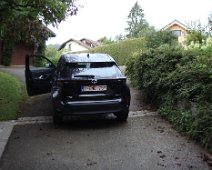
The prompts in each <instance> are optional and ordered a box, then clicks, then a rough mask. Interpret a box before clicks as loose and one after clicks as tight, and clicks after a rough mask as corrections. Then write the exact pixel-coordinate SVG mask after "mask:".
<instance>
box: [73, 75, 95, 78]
mask: <svg viewBox="0 0 212 170" xmlns="http://www.w3.org/2000/svg"><path fill="white" fill-rule="evenodd" d="M74 77H86V78H94V77H95V76H94V75H75V76H74Z"/></svg>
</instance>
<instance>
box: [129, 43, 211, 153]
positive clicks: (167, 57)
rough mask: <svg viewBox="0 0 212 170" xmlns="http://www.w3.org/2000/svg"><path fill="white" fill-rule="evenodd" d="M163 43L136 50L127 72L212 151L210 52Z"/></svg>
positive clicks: (179, 125) (168, 114) (163, 111)
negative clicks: (144, 49) (153, 47)
mask: <svg viewBox="0 0 212 170" xmlns="http://www.w3.org/2000/svg"><path fill="white" fill-rule="evenodd" d="M210 51H211V48H209V49H205V50H189V51H186V50H183V49H182V48H180V47H176V46H172V47H171V46H168V45H164V46H161V47H159V48H157V49H151V50H147V51H146V52H143V53H142V54H141V55H140V54H139V53H135V54H134V55H133V56H132V58H130V59H129V60H128V62H127V70H126V72H127V74H128V76H129V77H130V79H131V81H132V83H133V84H134V85H135V86H137V87H139V88H140V89H141V90H142V92H143V94H144V95H145V99H146V100H147V101H148V102H152V103H156V104H157V105H158V108H159V111H160V112H161V114H163V115H164V116H166V117H167V118H168V119H169V120H170V121H171V122H173V124H174V125H175V126H176V127H177V129H179V130H180V131H183V132H186V133H188V134H189V135H191V136H192V137H193V138H194V139H196V140H198V141H200V142H201V143H202V144H203V145H204V146H205V147H206V148H208V149H209V150H211V151H212V69H211V68H212V54H211V52H210Z"/></svg>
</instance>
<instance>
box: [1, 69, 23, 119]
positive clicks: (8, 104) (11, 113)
mask: <svg viewBox="0 0 212 170" xmlns="http://www.w3.org/2000/svg"><path fill="white" fill-rule="evenodd" d="M24 89H25V88H24V85H23V84H22V83H21V82H20V81H18V80H17V79H16V78H14V77H12V76H11V75H9V74H7V73H3V72H0V120H1V121H2V120H12V119H16V118H17V113H18V112H19V111H20V104H21V102H22V100H23V99H24V98H25V97H26V92H25V90H24Z"/></svg>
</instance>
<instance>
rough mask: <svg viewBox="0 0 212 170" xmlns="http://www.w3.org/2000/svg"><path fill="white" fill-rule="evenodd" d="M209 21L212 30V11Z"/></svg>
mask: <svg viewBox="0 0 212 170" xmlns="http://www.w3.org/2000/svg"><path fill="white" fill-rule="evenodd" d="M208 23H209V26H210V31H212V13H211V14H210V16H209V18H208Z"/></svg>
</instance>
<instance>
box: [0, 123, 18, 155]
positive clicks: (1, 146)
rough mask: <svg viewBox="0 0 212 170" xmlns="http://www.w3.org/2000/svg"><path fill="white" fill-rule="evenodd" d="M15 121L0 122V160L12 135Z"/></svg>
mask: <svg viewBox="0 0 212 170" xmlns="http://www.w3.org/2000/svg"><path fill="white" fill-rule="evenodd" d="M14 125H15V121H14V120H11V121H3V122H0V159H1V157H2V155H3V153H4V150H5V147H6V145H7V142H8V140H9V137H10V134H11V133H12V130H13V127H14Z"/></svg>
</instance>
